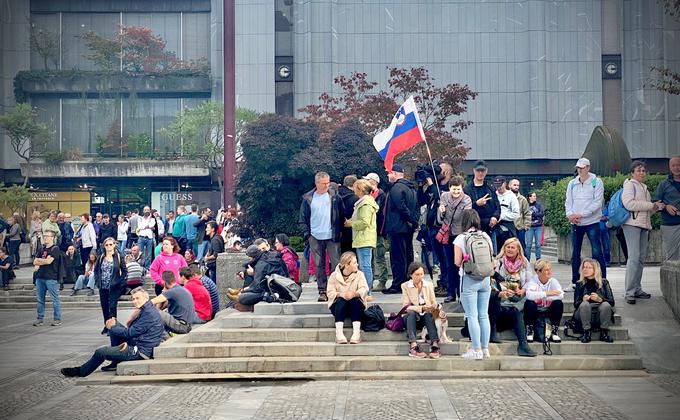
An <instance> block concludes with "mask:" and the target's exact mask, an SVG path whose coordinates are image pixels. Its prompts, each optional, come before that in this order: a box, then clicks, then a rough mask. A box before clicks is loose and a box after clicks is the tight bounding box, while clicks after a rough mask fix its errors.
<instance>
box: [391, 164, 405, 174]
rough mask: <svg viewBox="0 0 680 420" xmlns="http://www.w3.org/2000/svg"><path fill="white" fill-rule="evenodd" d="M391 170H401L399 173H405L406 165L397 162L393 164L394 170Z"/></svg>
mask: <svg viewBox="0 0 680 420" xmlns="http://www.w3.org/2000/svg"><path fill="white" fill-rule="evenodd" d="M390 172H399V173H402V174H403V173H404V167H403V166H401V165H400V164H398V163H395V164H394V165H392V170H391V171H390Z"/></svg>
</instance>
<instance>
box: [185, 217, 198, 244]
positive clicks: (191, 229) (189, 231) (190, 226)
mask: <svg viewBox="0 0 680 420" xmlns="http://www.w3.org/2000/svg"><path fill="white" fill-rule="evenodd" d="M198 219H199V217H198V215H197V214H196V213H189V214H188V215H187V216H186V217H185V218H184V233H185V234H186V237H187V241H193V240H195V239H196V233H197V232H198V229H197V228H196V226H194V223H196V222H198Z"/></svg>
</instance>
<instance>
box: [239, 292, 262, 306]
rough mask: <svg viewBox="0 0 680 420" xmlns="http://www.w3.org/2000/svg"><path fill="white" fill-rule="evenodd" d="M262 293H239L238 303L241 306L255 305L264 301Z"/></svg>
mask: <svg viewBox="0 0 680 420" xmlns="http://www.w3.org/2000/svg"><path fill="white" fill-rule="evenodd" d="M264 295H265V294H264V292H241V294H240V295H239V297H238V301H239V303H240V304H241V305H255V304H256V303H260V302H262V301H263V300H264Z"/></svg>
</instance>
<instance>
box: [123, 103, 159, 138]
mask: <svg viewBox="0 0 680 420" xmlns="http://www.w3.org/2000/svg"><path fill="white" fill-rule="evenodd" d="M123 133H124V134H125V135H126V136H131V135H135V134H148V135H149V136H151V138H153V109H152V108H151V99H148V98H126V99H123Z"/></svg>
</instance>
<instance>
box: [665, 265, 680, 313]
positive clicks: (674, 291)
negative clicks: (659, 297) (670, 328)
mask: <svg viewBox="0 0 680 420" xmlns="http://www.w3.org/2000/svg"><path fill="white" fill-rule="evenodd" d="M661 293H662V294H663V297H664V298H665V299H666V302H668V306H670V307H671V310H672V311H673V315H675V318H676V319H677V320H678V321H680V261H666V262H665V263H663V265H662V266H661Z"/></svg>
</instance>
